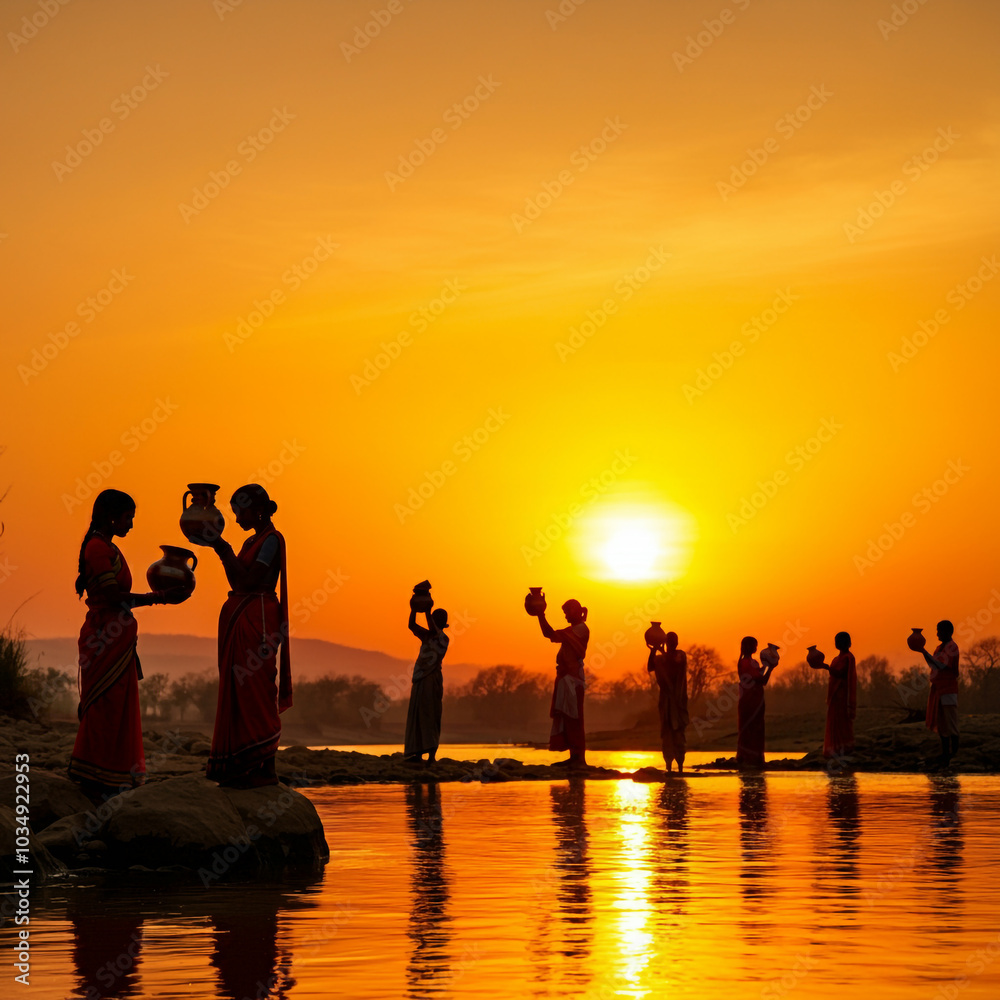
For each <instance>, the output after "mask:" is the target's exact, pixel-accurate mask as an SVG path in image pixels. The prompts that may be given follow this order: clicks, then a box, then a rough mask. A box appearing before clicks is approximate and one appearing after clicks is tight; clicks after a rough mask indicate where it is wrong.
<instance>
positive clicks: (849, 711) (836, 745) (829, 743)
mask: <svg viewBox="0 0 1000 1000" xmlns="http://www.w3.org/2000/svg"><path fill="white" fill-rule="evenodd" d="M833 644H834V645H835V646H836V647H837V649H838V650H839V652H838V654H837V655H836V656H835V657H834V658H833V660H832V661H831V662H830V665H829V666H827V665H826V664H824V663H820V664H818V665H817V669H818V670H827V671H829V674H830V684H829V686H828V687H827V689H826V733H825V735H824V737H823V756H824V757H841V756H844V755H845V754H849V753H850V752H851V751H852V750H853V749H854V717H855V716H856V715H857V711H858V672H857V666H856V665H855V662H854V654H853V653H852V652H851V637H850V635H849V634H848V633H847V632H838V633H837V634H836V636H835V637H834V640H833Z"/></svg>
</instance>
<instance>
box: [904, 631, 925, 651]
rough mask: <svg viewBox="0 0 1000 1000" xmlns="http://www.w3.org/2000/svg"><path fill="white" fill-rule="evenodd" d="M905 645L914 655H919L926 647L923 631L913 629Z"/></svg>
mask: <svg viewBox="0 0 1000 1000" xmlns="http://www.w3.org/2000/svg"><path fill="white" fill-rule="evenodd" d="M906 645H907V646H909V647H910V649H912V650H913V652H915V653H919V652H920V650H922V649H923V648H924V646H926V645H927V637H926V636H925V635H924V631H923V629H920V628H915V629H914V630H913V631H912V632H911V633H910V634H909V635H908V636H907V637H906Z"/></svg>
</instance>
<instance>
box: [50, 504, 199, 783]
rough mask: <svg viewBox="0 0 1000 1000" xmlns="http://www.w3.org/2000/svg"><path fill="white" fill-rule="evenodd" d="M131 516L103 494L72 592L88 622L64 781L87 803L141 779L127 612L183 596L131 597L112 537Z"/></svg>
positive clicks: (182, 592) (130, 507)
mask: <svg viewBox="0 0 1000 1000" xmlns="http://www.w3.org/2000/svg"><path fill="white" fill-rule="evenodd" d="M134 517H135V501H134V500H133V499H132V498H131V497H130V496H129V495H128V494H127V493H122V492H121V491H120V490H104V491H102V492H101V493H99V494H98V496H97V499H96V500H95V501H94V511H93V514H92V515H91V518H90V527H89V528H88V529H87V533H86V535H84V537H83V544H82V545H81V546H80V561H79V575H78V576H77V578H76V593H77V595H78V596H79V597H82V596H83V593H84V591H85V590H86V592H87V617H86V619H85V620H84V623H83V628H81V629H80V672H79V690H80V707H79V709H78V710H77V714H78V715H79V717H80V729H79V731H78V732H77V734H76V742H75V743H74V745H73V754H72V756H71V757H70V763H69V776H70V777H71V778H72V779H73V780H74V781H76V782H78V783H79V784H80V786H81V789H82V790H83V791H84V792H85V793H86V794H87V795H88V796H89V797H91V798H94V799H97V798H100V797H102V796H103V797H106V796H108V795H114V794H115V793H116V792H120V791H123V790H124V789H125V788H134V787H135V786H136V785H141V784H142V783H143V782H144V781H145V780H146V756H145V753H144V752H143V748H142V719H141V712H140V708H139V679H140V678H141V677H142V669H141V667H140V666H139V657H138V656H137V655H136V637H137V635H138V625H137V624H136V620H135V616H134V615H133V614H132V609H133V608H145V607H149V606H150V605H153V604H179V603H180V602H181V601H183V600H186V598H187V597H188V595H189V594H190V590H188V588H187V587H175V588H171V589H170V590H164V591H152V592H150V593H148V594H133V593H132V574H131V573H130V572H129V568H128V563H127V562H125V557H124V556H123V555H122V553H121V550H120V549H119V548H118V546H117V545H115V542H114V539H115V536H117V537H119V538H124V537H125V536H126V535H127V534H128V533H129V532H130V531H131V530H132V521H133V518H134Z"/></svg>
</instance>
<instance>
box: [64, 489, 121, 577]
mask: <svg viewBox="0 0 1000 1000" xmlns="http://www.w3.org/2000/svg"><path fill="white" fill-rule="evenodd" d="M130 510H135V501H134V500H133V499H132V498H131V497H130V496H129V495H128V494H127V493H123V492H122V491H121V490H102V491H101V492H100V493H98V494H97V499H96V500H95V501H94V510H93V512H92V513H91V515H90V527H89V528H87V533H86V534H85V535H84V536H83V542H82V543H81V544H80V560H79V563H78V571H79V575H78V576H77V578H76V594H77V597H83V591H84V589H85V588H86V586H87V577H86V565H85V563H84V558H83V553H84V551H85V550H86V548H87V542H89V541H90V540H91V538H93V537H94V535H96V534H97V532H98V529H99V528H100V526H101V525H102V524H107V523H108V521H113V520H114V519H115V518H116V517H118V516H120V515H121V514H125V513H128V511H130Z"/></svg>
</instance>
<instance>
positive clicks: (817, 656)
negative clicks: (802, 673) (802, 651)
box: [806, 646, 826, 668]
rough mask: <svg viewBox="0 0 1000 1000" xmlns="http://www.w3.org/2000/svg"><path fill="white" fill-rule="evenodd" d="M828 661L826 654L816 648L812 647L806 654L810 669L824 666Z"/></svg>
mask: <svg viewBox="0 0 1000 1000" xmlns="http://www.w3.org/2000/svg"><path fill="white" fill-rule="evenodd" d="M825 659H826V653H824V652H822V651H821V650H819V649H817V648H816V647H815V646H810V647H809V651H808V652H807V653H806V663H808V664H809V666H810V667H813V668H816V667H820V666H822V665H823V661H824V660H825Z"/></svg>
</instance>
